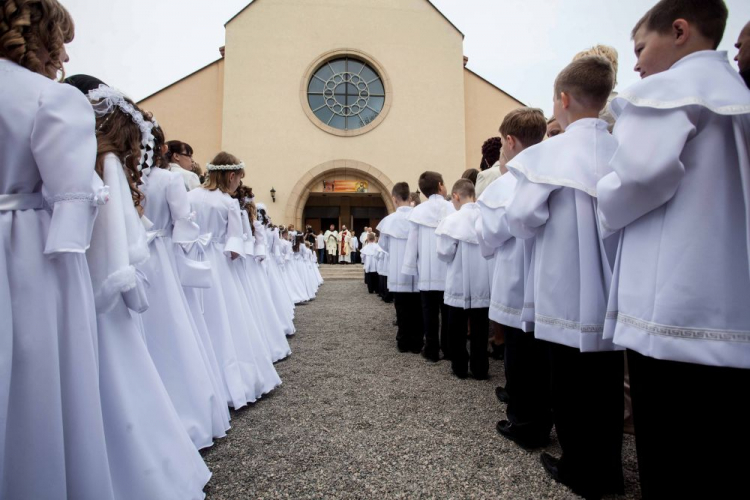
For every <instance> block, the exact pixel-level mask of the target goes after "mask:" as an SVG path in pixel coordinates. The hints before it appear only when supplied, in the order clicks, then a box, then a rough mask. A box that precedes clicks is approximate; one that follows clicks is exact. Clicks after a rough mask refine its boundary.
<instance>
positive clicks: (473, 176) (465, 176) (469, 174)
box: [461, 168, 479, 186]
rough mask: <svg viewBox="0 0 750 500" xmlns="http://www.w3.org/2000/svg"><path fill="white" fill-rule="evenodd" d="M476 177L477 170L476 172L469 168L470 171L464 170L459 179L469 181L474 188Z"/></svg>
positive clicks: (474, 169)
mask: <svg viewBox="0 0 750 500" xmlns="http://www.w3.org/2000/svg"><path fill="white" fill-rule="evenodd" d="M478 175H479V170H477V169H476V168H470V169H467V170H464V173H463V174H461V178H462V179H468V180H470V181H471V183H472V184H474V185H475V186H476V184H477V176H478Z"/></svg>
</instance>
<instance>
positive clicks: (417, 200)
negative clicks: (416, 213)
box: [409, 193, 422, 207]
mask: <svg viewBox="0 0 750 500" xmlns="http://www.w3.org/2000/svg"><path fill="white" fill-rule="evenodd" d="M409 200H410V201H411V203H414V206H415V207H416V206H417V205H419V204H420V203H422V200H421V198H420V197H419V193H412V194H411V195H410V196H409Z"/></svg>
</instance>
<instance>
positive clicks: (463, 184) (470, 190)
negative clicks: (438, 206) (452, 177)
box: [451, 179, 476, 198]
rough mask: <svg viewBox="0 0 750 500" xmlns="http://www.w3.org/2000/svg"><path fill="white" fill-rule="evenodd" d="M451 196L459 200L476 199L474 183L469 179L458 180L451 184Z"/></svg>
mask: <svg viewBox="0 0 750 500" xmlns="http://www.w3.org/2000/svg"><path fill="white" fill-rule="evenodd" d="M451 194H457V195H458V196H459V197H461V198H476V191H475V190H474V183H472V182H471V181H470V180H469V179H458V180H457V181H456V183H455V184H453V189H451Z"/></svg>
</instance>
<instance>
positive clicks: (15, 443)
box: [0, 59, 114, 500]
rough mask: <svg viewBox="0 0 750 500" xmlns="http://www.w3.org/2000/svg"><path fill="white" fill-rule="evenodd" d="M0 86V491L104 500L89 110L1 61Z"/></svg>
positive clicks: (108, 490) (65, 89) (66, 90)
mask: <svg viewBox="0 0 750 500" xmlns="http://www.w3.org/2000/svg"><path fill="white" fill-rule="evenodd" d="M0 88H2V89H3V91H2V92H0V498H3V499H5V498H7V499H15V498H20V499H26V498H44V499H49V500H63V499H67V498H81V499H97V500H100V499H101V500H107V499H112V498H114V494H113V490H112V482H111V478H110V474H109V463H108V460H107V448H106V443H105V436H104V423H103V421H102V408H101V402H100V392H99V376H98V366H97V363H98V361H97V357H98V356H97V338H96V312H95V309H94V295H93V292H92V290H91V279H90V277H89V269H88V265H87V263H86V256H85V251H86V249H87V248H88V246H89V240H90V238H91V231H92V228H93V225H94V218H95V217H96V213H97V209H96V207H95V206H94V204H93V203H92V201H93V200H94V190H93V189H92V179H93V178H94V176H95V173H94V162H95V160H96V138H95V136H94V113H93V111H92V109H91V105H90V104H89V103H88V101H87V100H86V98H85V97H84V96H83V95H82V94H81V93H80V92H79V91H78V90H76V89H75V88H73V87H70V86H67V85H60V84H59V83H57V82H54V81H52V80H50V79H48V78H45V77H43V76H41V75H38V74H36V73H33V72H31V71H29V70H27V69H25V68H23V67H21V66H18V65H16V64H15V63H13V62H11V61H8V60H5V59H0ZM100 184H101V182H100ZM45 198H46V200H45Z"/></svg>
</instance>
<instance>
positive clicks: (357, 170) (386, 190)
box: [286, 160, 394, 234]
mask: <svg viewBox="0 0 750 500" xmlns="http://www.w3.org/2000/svg"><path fill="white" fill-rule="evenodd" d="M391 189H393V182H391V180H390V179H389V178H388V177H387V176H386V175H385V174H384V173H383V172H381V171H380V170H378V169H377V168H375V167H373V166H372V165H368V164H366V163H363V162H360V161H355V160H332V161H329V162H326V163H323V164H320V165H318V166H316V167H314V168H312V169H311V170H310V171H309V172H307V173H306V174H305V175H303V176H302V178H301V179H300V180H299V182H298V183H297V185H296V186H295V188H294V190H293V191H292V196H290V200H289V203H288V204H287V212H286V219H287V220H293V221H294V224H295V226H296V227H298V228H302V227H304V226H306V225H309V226H312V228H313V230H314V231H315V232H316V233H317V232H318V230H319V229H323V230H324V231H325V229H327V228H328V227H329V226H330V225H331V224H333V225H335V226H336V228H337V229H340V228H341V226H346V227H347V228H349V229H353V230H354V231H355V232H356V233H357V234H360V233H361V232H362V230H363V229H364V228H365V227H368V226H370V227H376V226H377V225H378V223H379V222H380V221H381V220H382V219H383V218H384V217H385V216H386V215H388V214H389V213H390V212H392V211H393V210H394V207H393V202H392V200H391V195H390V193H391Z"/></svg>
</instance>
